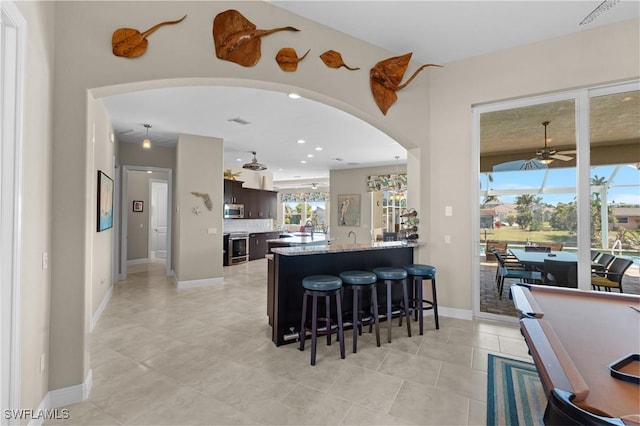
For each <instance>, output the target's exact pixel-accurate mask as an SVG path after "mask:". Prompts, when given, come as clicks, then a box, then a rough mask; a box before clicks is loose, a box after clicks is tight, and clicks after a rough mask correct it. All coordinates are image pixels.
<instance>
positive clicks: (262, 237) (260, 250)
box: [249, 232, 267, 260]
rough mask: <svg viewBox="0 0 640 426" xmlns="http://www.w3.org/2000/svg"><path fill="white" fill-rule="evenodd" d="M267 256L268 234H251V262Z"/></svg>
mask: <svg viewBox="0 0 640 426" xmlns="http://www.w3.org/2000/svg"><path fill="white" fill-rule="evenodd" d="M266 254H267V233H264V232H256V233H255V234H249V260H256V259H263V258H264V256H265V255H266Z"/></svg>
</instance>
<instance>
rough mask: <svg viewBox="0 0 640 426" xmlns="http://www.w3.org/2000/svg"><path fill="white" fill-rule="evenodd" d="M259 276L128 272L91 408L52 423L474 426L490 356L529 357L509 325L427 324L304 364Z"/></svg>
mask: <svg viewBox="0 0 640 426" xmlns="http://www.w3.org/2000/svg"><path fill="white" fill-rule="evenodd" d="M266 268H267V266H266V261H265V260H257V261H252V262H249V263H245V264H241V265H235V266H231V267H225V268H224V283H223V284H221V285H218V286H210V287H198V288H189V289H176V288H175V286H174V285H173V282H172V279H171V278H167V277H165V276H164V274H163V272H164V265H163V264H157V263H149V264H146V265H136V266H133V267H131V268H130V269H129V274H128V279H127V280H126V281H122V282H119V283H117V284H116V285H115V287H114V291H113V296H112V298H111V300H110V302H109V304H108V306H107V308H106V310H105V311H104V313H103V315H102V317H101V318H100V320H99V322H98V324H97V325H96V327H95V329H94V330H93V332H92V334H91V368H92V370H93V389H92V391H91V394H90V396H89V399H88V400H87V401H85V402H83V403H80V404H76V405H72V406H70V407H66V408H68V409H69V410H70V418H69V419H68V420H66V421H56V422H52V423H63V424H77V425H94V424H96V425H97V424H163V425H169V424H171V425H177V424H179V425H184V424H216V425H222V424H224V425H228V424H269V425H311V424H313V425H357V424H366V425H413V424H424V425H427V424H429V425H449V424H451V425H467V424H469V425H481V424H485V419H486V387H487V373H486V369H487V354H488V353H496V354H503V355H505V356H508V357H512V358H517V359H523V360H528V361H530V360H531V359H530V357H529V356H528V355H527V348H526V345H525V344H524V342H523V339H522V337H521V336H520V332H519V330H518V329H517V328H516V327H515V326H514V325H511V324H503V323H498V322H490V321H482V320H476V321H464V320H458V319H453V318H446V317H441V318H440V330H435V328H434V325H433V321H432V318H430V317H427V318H426V321H425V328H426V329H425V334H424V336H416V335H414V337H411V338H408V337H406V329H405V328H400V327H394V334H393V342H392V343H391V344H387V343H383V345H382V347H380V348H378V347H376V346H375V339H373V341H372V339H371V337H372V335H370V334H368V333H367V334H364V335H363V337H362V338H361V339H359V340H358V353H357V354H353V353H351V352H350V348H351V343H350V342H351V339H350V334H351V332H350V331H349V332H348V333H347V339H345V340H346V345H347V346H346V347H347V357H346V359H344V360H341V359H340V355H339V349H338V346H337V344H335V343H334V345H332V346H330V347H327V346H326V345H324V344H320V345H319V346H318V361H317V365H316V366H315V367H311V366H310V365H309V349H308V348H307V349H306V350H305V352H300V351H298V350H297V348H296V347H295V345H286V346H283V347H279V348H278V347H276V346H275V345H273V343H272V342H271V340H270V327H269V325H268V322H267V317H266ZM396 324H397V323H396ZM384 327H386V324H383V328H382V330H383V331H384V330H385V328H384ZM383 340H384V339H383Z"/></svg>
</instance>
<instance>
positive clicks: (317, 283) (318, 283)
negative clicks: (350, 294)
mask: <svg viewBox="0 0 640 426" xmlns="http://www.w3.org/2000/svg"><path fill="white" fill-rule="evenodd" d="M302 287H303V288H304V294H303V296H302V319H301V320H300V332H299V335H298V337H299V340H300V347H299V349H300V350H301V351H304V342H305V340H306V338H307V327H306V326H305V323H306V321H307V298H308V296H311V297H312V299H313V301H312V305H311V365H316V347H317V340H318V335H320V334H326V335H327V345H331V334H332V333H334V330H333V327H332V324H331V323H332V322H333V320H332V319H331V300H330V299H331V296H335V298H336V316H337V328H338V330H337V332H338V341H339V343H340V357H341V358H342V359H344V357H345V353H344V329H343V325H342V301H341V299H342V295H341V294H340V290H341V289H342V280H341V279H340V278H339V277H336V276H333V275H311V276H308V277H305V278H303V279H302ZM318 297H324V299H325V317H324V318H319V317H318ZM318 320H320V321H323V322H324V323H325V324H326V326H325V329H324V331H322V332H319V331H318Z"/></svg>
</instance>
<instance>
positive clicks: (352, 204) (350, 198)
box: [338, 194, 360, 226]
mask: <svg viewBox="0 0 640 426" xmlns="http://www.w3.org/2000/svg"><path fill="white" fill-rule="evenodd" d="M338 226H360V194H339V195H338Z"/></svg>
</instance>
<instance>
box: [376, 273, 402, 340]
mask: <svg viewBox="0 0 640 426" xmlns="http://www.w3.org/2000/svg"><path fill="white" fill-rule="evenodd" d="M373 273H374V274H376V276H377V277H378V280H379V281H382V282H383V283H384V284H385V286H386V290H387V341H388V342H389V343H391V320H392V318H393V301H392V299H391V287H392V286H393V285H394V284H395V285H397V284H401V285H402V298H403V303H404V306H403V307H402V310H403V311H404V315H405V316H406V318H407V335H408V336H409V337H411V323H410V321H409V319H410V314H409V295H408V293H407V276H408V274H407V271H406V270H404V269H403V268H394V267H388V266H385V267H379V268H374V269H373ZM400 321H402V317H400ZM400 325H402V322H400Z"/></svg>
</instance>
